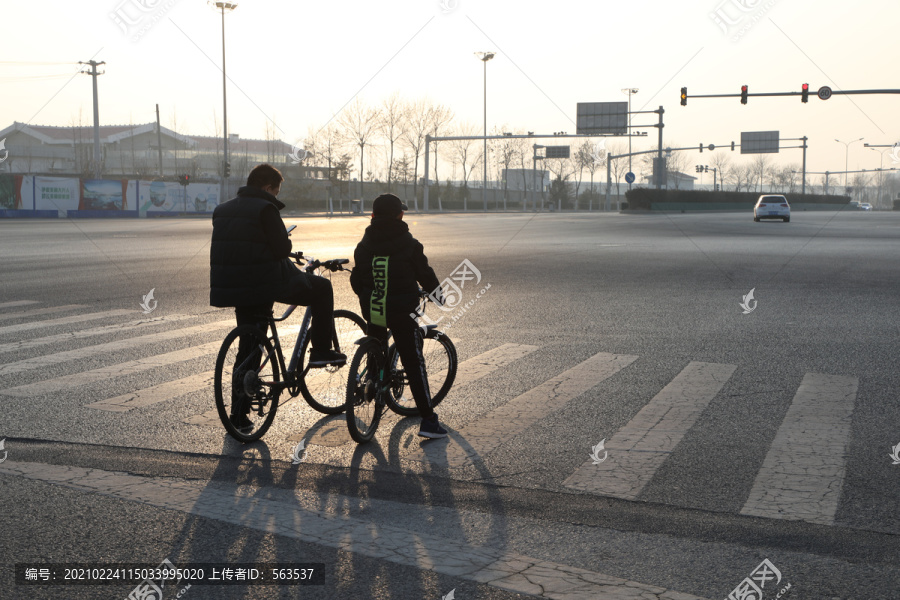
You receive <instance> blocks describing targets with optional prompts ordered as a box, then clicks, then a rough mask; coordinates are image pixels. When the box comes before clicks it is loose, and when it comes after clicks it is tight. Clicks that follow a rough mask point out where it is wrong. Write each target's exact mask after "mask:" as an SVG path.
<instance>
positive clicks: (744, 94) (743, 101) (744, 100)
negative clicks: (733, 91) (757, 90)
mask: <svg viewBox="0 0 900 600" xmlns="http://www.w3.org/2000/svg"><path fill="white" fill-rule="evenodd" d="M747 89H748V88H747V86H746V85H742V86H741V104H747Z"/></svg>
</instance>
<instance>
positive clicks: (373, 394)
mask: <svg viewBox="0 0 900 600" xmlns="http://www.w3.org/2000/svg"><path fill="white" fill-rule="evenodd" d="M386 362H387V361H386V360H385V356H384V352H383V351H382V349H381V342H380V341H378V340H376V339H371V338H370V339H367V340H365V341H364V342H362V343H361V344H360V346H359V349H357V351H356V354H354V355H353V360H352V361H351V362H350V374H349V378H348V380H347V429H348V430H349V431H350V437H352V438H353V439H354V440H355V441H356V442H357V443H359V444H363V443H365V442H368V441H369V440H371V439H372V437H373V436H374V435H375V430H377V429H378V423H379V422H380V421H381V414H382V412H383V405H382V404H381V403H380V402H379V401H378V386H379V379H380V375H381V371H382V370H383V369H384V367H385V363H386Z"/></svg>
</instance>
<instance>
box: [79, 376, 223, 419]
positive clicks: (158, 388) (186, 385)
mask: <svg viewBox="0 0 900 600" xmlns="http://www.w3.org/2000/svg"><path fill="white" fill-rule="evenodd" d="M214 375H215V371H205V372H203V373H197V374H195V375H190V376H189V377H182V378H181V379H176V380H175V381H167V382H165V383H161V384H159V385H154V386H150V387H148V388H144V389H141V390H137V391H135V392H132V393H130V394H123V395H121V396H116V397H115V398H106V399H104V400H98V401H97V402H92V403H90V404H86V405H85V407H86V408H95V409H97V410H106V411H110V412H128V411H129V410H132V409H134V408H143V407H145V406H150V405H152V404H156V403H158V402H165V401H166V400H171V399H173V398H177V397H179V396H183V395H185V394H189V393H191V392H196V391H199V390H202V389H208V390H210V391H212V389H213V376H214Z"/></svg>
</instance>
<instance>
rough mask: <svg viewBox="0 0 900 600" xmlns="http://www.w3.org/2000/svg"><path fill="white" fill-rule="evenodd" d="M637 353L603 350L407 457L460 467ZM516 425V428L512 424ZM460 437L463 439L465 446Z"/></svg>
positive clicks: (631, 359)
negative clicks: (439, 442) (447, 440)
mask: <svg viewBox="0 0 900 600" xmlns="http://www.w3.org/2000/svg"><path fill="white" fill-rule="evenodd" d="M636 359H637V356H629V355H624V354H610V353H607V352H600V353H599V354H595V355H594V356H592V357H591V358H589V359H587V360H586V361H584V362H583V363H581V364H579V365H577V366H575V367H572V368H571V369H569V370H568V371H565V372H564V373H562V374H560V375H557V376H556V377H553V378H552V379H549V380H547V381H545V382H544V383H542V384H541V385H539V386H537V387H535V388H532V389H531V390H529V391H527V392H525V393H524V394H522V395H521V396H519V397H517V398H515V399H513V400H511V401H510V402H507V403H506V404H504V405H503V406H500V407H498V408H495V409H494V410H492V411H491V412H490V413H488V414H487V415H485V416H483V417H480V418H479V419H478V420H477V421H475V422H473V423H472V424H470V425H466V426H465V427H463V428H462V429H460V430H459V431H458V432H457V433H456V434H454V435H451V439H450V443H449V445H446V444H442V445H440V446H436V445H429V446H425V447H424V450H422V449H420V450H417V451H416V452H413V453H411V454H410V455H409V456H408V457H406V460H414V461H422V462H426V461H427V462H430V463H432V464H436V465H441V466H444V467H460V466H464V465H466V464H470V463H471V462H473V461H474V460H476V459H477V458H479V457H481V456H484V455H485V454H488V453H490V452H491V451H493V450H495V449H496V448H497V447H498V446H500V444H502V443H503V442H505V441H507V440H508V439H510V438H511V437H513V436H514V435H516V432H521V431H523V430H524V429H526V428H528V427H531V426H532V425H534V424H536V423H537V422H538V421H540V420H541V419H543V418H544V417H546V416H547V415H549V414H550V413H552V412H554V411H555V410H558V409H559V408H562V407H563V406H564V405H565V404H566V403H567V402H569V401H570V400H572V399H573V398H575V397H577V396H580V395H581V394H583V393H584V392H586V391H588V390H589V389H591V388H592V387H594V386H595V385H597V384H598V383H600V382H601V381H603V380H605V379H607V378H609V377H611V376H613V375H615V374H616V373H617V372H618V371H620V370H621V369H623V368H625V367H627V366H628V365H629V364H631V363H632V362H634V361H635V360H636ZM513 423H514V424H515V429H511V428H510V424H513ZM457 440H461V441H462V443H463V444H464V446H462V445H460V443H459V442H457Z"/></svg>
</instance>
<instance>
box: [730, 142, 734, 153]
mask: <svg viewBox="0 0 900 600" xmlns="http://www.w3.org/2000/svg"><path fill="white" fill-rule="evenodd" d="M731 151H732V152H734V142H731Z"/></svg>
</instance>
